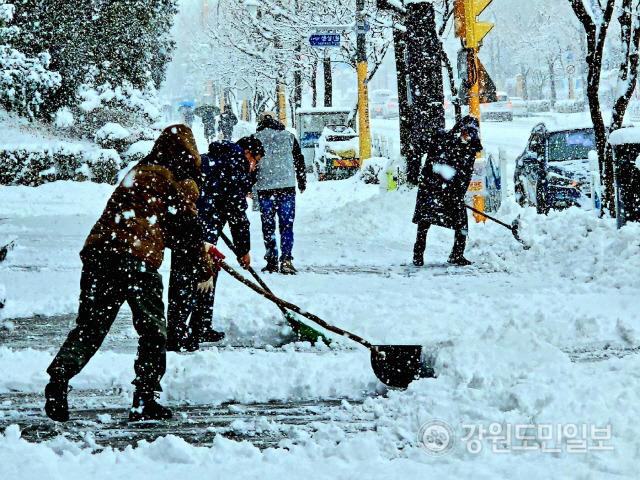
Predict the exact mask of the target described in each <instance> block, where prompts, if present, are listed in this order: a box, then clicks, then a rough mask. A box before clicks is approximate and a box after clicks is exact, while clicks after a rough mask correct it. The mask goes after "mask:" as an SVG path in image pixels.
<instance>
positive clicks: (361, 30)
mask: <svg viewBox="0 0 640 480" xmlns="http://www.w3.org/2000/svg"><path fill="white" fill-rule="evenodd" d="M357 30H358V33H367V32H368V31H369V30H371V24H370V23H369V22H363V23H362V24H361V25H358V29H357Z"/></svg>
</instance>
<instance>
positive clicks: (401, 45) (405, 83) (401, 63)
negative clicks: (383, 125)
mask: <svg viewBox="0 0 640 480" xmlns="http://www.w3.org/2000/svg"><path fill="white" fill-rule="evenodd" d="M406 36H407V34H406V32H404V31H402V30H399V29H397V28H394V29H393V50H394V53H395V57H396V75H397V79H398V80H397V81H398V116H399V117H400V118H399V121H400V155H402V157H403V158H404V159H405V161H406V160H407V159H408V158H409V155H410V154H411V148H410V147H411V127H412V125H413V119H412V115H411V106H410V105H409V70H408V68H407V40H406Z"/></svg>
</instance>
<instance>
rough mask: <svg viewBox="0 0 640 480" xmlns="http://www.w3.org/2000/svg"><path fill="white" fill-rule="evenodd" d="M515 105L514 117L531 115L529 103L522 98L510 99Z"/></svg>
mask: <svg viewBox="0 0 640 480" xmlns="http://www.w3.org/2000/svg"><path fill="white" fill-rule="evenodd" d="M509 99H510V100H511V103H512V105H513V116H514V117H526V116H528V115H529V108H528V107H527V102H526V101H525V100H523V99H522V98H520V97H509Z"/></svg>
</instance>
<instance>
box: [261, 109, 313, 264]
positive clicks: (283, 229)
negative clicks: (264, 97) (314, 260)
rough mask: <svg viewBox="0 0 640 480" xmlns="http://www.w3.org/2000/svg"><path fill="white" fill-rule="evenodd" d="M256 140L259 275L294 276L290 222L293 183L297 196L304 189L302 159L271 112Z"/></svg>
mask: <svg viewBox="0 0 640 480" xmlns="http://www.w3.org/2000/svg"><path fill="white" fill-rule="evenodd" d="M255 135H256V137H257V138H258V139H259V140H260V141H261V142H262V144H263V145H264V149H265V155H264V158H263V159H262V161H261V162H260V165H259V166H258V169H257V183H256V186H257V190H258V202H259V203H260V216H261V219H262V236H263V238H264V246H265V249H266V253H265V256H264V258H265V260H266V261H267V265H266V267H264V268H263V269H262V271H263V272H269V273H275V272H278V271H280V273H284V274H290V275H295V274H296V273H297V270H296V269H295V268H294V266H293V263H292V260H293V255H292V250H293V221H294V219H295V212H296V181H297V184H298V189H299V190H300V193H302V192H304V191H305V188H306V186H307V173H306V169H305V164H304V156H303V155H302V150H301V149H300V144H299V143H298V140H297V139H296V137H295V135H293V134H292V133H291V132H288V131H287V130H286V129H285V127H284V125H283V124H282V123H280V122H278V121H277V120H276V115H275V113H273V112H264V113H263V114H262V119H261V121H260V123H259V124H258V129H257V132H256V134H255ZM276 214H277V216H278V228H279V230H280V249H281V253H280V265H279V266H278V245H277V243H276Z"/></svg>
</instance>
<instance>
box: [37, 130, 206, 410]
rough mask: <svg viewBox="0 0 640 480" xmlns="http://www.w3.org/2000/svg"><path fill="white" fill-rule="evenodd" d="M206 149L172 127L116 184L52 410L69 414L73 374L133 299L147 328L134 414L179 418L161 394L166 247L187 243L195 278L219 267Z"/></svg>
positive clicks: (51, 390) (92, 244)
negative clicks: (211, 252) (202, 209)
mask: <svg viewBox="0 0 640 480" xmlns="http://www.w3.org/2000/svg"><path fill="white" fill-rule="evenodd" d="M200 163H201V160H200V155H199V154H198V151H197V149H196V143H195V140H194V138H193V134H192V133H191V130H190V129H189V128H188V127H186V126H184V125H174V126H171V127H168V128H167V129H165V130H164V131H163V132H162V134H161V135H160V137H159V138H158V140H157V141H156V143H155V145H154V147H153V150H152V151H151V153H150V154H149V155H148V156H147V157H146V158H144V159H143V160H142V161H140V163H139V164H138V165H137V166H135V167H134V168H133V169H132V170H131V171H130V172H129V173H128V174H127V175H126V176H125V177H124V179H123V180H122V181H121V182H120V184H119V185H118V186H117V187H116V189H115V191H114V192H113V194H112V195H111V198H110V199H109V201H108V202H107V206H106V207H105V209H104V212H103V213H102V216H101V217H100V219H99V220H98V221H97V223H96V224H95V225H94V226H93V228H92V229H91V232H90V233H89V237H88V238H87V240H86V242H85V244H84V247H83V249H82V251H81V252H80V257H81V259H82V276H81V279H80V306H79V310H78V317H77V320H76V326H75V328H74V329H73V330H71V332H70V333H69V335H68V337H67V339H66V340H65V342H64V344H63V345H62V347H61V348H60V351H59V352H58V354H57V355H56V357H55V358H54V359H53V362H52V363H51V365H50V366H49V368H48V369H47V373H48V374H49V375H50V377H51V380H50V382H49V384H48V385H47V387H46V389H45V397H46V404H45V412H46V414H47V416H48V417H49V418H51V419H52V420H56V421H61V422H64V421H67V420H68V419H69V409H68V403H67V391H68V382H69V380H71V378H73V377H74V376H75V375H77V374H78V373H80V371H81V370H82V369H83V368H84V366H85V365H86V364H87V362H88V361H89V360H90V359H91V357H92V356H93V355H94V354H95V353H96V351H97V350H98V348H100V345H101V344H102V342H103V341H104V338H105V336H106V335H107V333H108V331H109V329H110V328H111V325H112V324H113V322H114V320H115V318H116V315H117V313H118V310H119V309H120V307H121V306H122V304H123V303H124V302H125V301H126V302H127V303H128V304H129V306H130V307H131V312H132V314H133V325H134V327H135V329H136V330H137V332H138V334H139V335H140V338H139V342H138V354H137V356H136V359H135V363H134V369H135V374H136V376H135V379H134V380H133V382H132V383H133V384H134V385H135V387H136V389H135V393H134V399H133V407H132V409H131V412H130V413H129V420H130V421H139V420H159V419H168V418H171V410H169V409H168V408H166V407H164V406H162V405H160V404H159V403H157V402H156V400H155V396H156V392H160V391H162V387H161V386H160V380H161V379H162V376H163V375H164V372H165V368H166V350H165V346H166V324H165V318H164V305H163V301H162V288H163V286H162V277H161V276H160V274H159V273H158V268H159V267H160V265H161V264H162V259H163V255H164V249H165V248H172V247H179V248H180V249H181V250H182V251H184V252H185V255H187V256H189V258H190V259H191V261H192V262H193V263H192V265H195V266H196V267H195V270H194V278H193V281H194V283H196V282H203V281H206V280H208V279H209V278H210V277H211V276H212V275H215V274H216V273H217V272H216V269H215V265H214V264H213V263H212V261H211V259H210V257H209V256H208V255H207V253H206V252H205V250H204V242H203V233H202V227H201V226H200V224H199V222H198V214H197V210H196V207H195V199H197V197H198V183H200V182H201V169H200V166H201V165H200Z"/></svg>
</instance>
